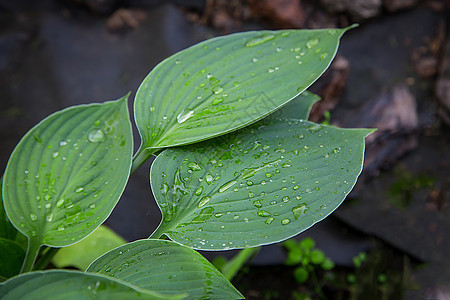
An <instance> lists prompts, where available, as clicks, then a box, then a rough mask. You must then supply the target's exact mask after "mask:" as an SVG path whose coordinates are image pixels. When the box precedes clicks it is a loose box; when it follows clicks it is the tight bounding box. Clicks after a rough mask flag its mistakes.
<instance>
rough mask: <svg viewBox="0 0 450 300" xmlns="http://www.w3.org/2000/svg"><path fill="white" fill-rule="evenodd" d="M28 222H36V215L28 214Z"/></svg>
mask: <svg viewBox="0 0 450 300" xmlns="http://www.w3.org/2000/svg"><path fill="white" fill-rule="evenodd" d="M30 220H31V221H33V222H34V221H36V220H37V215H36V214H33V213H31V214H30Z"/></svg>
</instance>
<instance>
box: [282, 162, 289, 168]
mask: <svg viewBox="0 0 450 300" xmlns="http://www.w3.org/2000/svg"><path fill="white" fill-rule="evenodd" d="M291 166H292V165H291V164H289V163H284V164H282V165H281V167H282V168H289V167H291Z"/></svg>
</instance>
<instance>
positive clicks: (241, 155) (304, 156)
mask: <svg viewBox="0 0 450 300" xmlns="http://www.w3.org/2000/svg"><path fill="white" fill-rule="evenodd" d="M370 132H371V130H368V129H340V128H335V127H330V126H322V125H319V124H314V123H311V122H307V121H302V120H292V119H279V120H274V119H270V118H269V119H267V120H263V121H261V122H258V123H257V124H255V125H252V126H250V127H247V128H245V129H244V130H242V131H240V132H239V133H237V134H233V135H226V136H223V137H220V138H217V139H214V140H212V141H207V142H204V143H201V144H195V145H191V146H187V147H183V148H177V149H167V150H165V151H164V152H162V153H161V154H160V155H159V156H158V157H157V158H156V160H155V161H154V163H153V165H152V168H151V185H152V190H153V193H154V195H155V199H156V200H157V202H158V205H159V207H160V209H161V211H162V214H163V220H162V223H161V224H160V226H159V227H158V229H157V230H156V232H155V233H154V234H153V235H152V236H154V237H157V236H160V235H161V234H166V235H167V236H169V237H170V239H172V240H174V241H177V242H179V243H182V244H184V245H188V246H190V247H193V248H196V249H203V250H224V249H234V248H244V247H253V246H259V245H265V244H270V243H274V242H279V241H282V240H285V239H287V238H289V237H292V236H294V235H296V234H298V233H300V232H302V231H304V230H306V229H307V228H309V227H311V226H312V225H313V224H315V223H317V222H319V221H320V220H322V219H324V218H325V217H326V216H328V215H329V214H330V213H332V212H333V211H334V210H335V209H336V208H337V207H338V206H339V205H340V204H341V203H342V201H343V200H344V198H345V197H346V196H347V194H348V193H349V192H350V191H351V189H352V188H353V186H354V185H355V183H356V179H357V177H358V175H359V174H360V172H361V169H362V163H363V155H364V137H365V136H366V135H368V134H369V133H370Z"/></svg>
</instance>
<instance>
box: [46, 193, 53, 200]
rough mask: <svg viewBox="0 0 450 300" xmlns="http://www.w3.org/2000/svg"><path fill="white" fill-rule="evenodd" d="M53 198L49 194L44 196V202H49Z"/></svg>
mask: <svg viewBox="0 0 450 300" xmlns="http://www.w3.org/2000/svg"><path fill="white" fill-rule="evenodd" d="M52 198H53V197H52V196H51V195H49V194H47V195H45V196H44V199H45V201H49V200H50V199H52Z"/></svg>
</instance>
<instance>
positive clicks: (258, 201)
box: [253, 200, 262, 208]
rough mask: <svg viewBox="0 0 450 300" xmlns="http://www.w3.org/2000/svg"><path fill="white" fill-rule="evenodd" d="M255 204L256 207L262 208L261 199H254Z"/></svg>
mask: <svg viewBox="0 0 450 300" xmlns="http://www.w3.org/2000/svg"><path fill="white" fill-rule="evenodd" d="M253 206H255V207H256V208H261V207H262V204H261V201H260V200H255V201H253Z"/></svg>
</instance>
